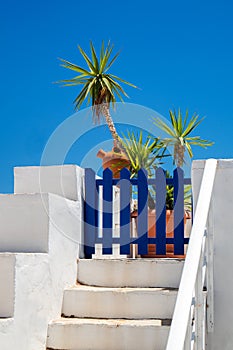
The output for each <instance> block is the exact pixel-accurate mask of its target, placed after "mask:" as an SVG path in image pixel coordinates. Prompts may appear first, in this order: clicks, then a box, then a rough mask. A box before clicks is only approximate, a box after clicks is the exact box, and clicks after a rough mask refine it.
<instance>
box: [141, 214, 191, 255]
mask: <svg viewBox="0 0 233 350" xmlns="http://www.w3.org/2000/svg"><path fill="white" fill-rule="evenodd" d="M187 219H191V216H190V214H189V213H188V212H185V213H184V226H185V225H186V220H187ZM148 237H149V238H153V237H156V216H155V210H150V209H149V210H148ZM166 237H167V238H173V237H174V211H173V210H166ZM142 257H144V258H164V257H165V258H180V259H184V258H185V254H184V255H174V245H173V244H167V245H166V255H157V254H156V245H155V244H148V254H147V255H143V256H142Z"/></svg>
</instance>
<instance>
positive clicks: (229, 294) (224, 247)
mask: <svg viewBox="0 0 233 350" xmlns="http://www.w3.org/2000/svg"><path fill="white" fill-rule="evenodd" d="M204 165H205V162H204V161H194V162H193V169H192V179H193V189H194V200H195V203H196V200H197V197H198V193H199V189H200V182H201V178H202V174H203V168H204ZM232 213H233V159H229V160H219V161H218V166H217V173H216V178H215V184H214V189H213V197H212V205H211V210H210V218H211V219H212V220H213V221H212V224H213V230H214V332H213V333H212V334H208V339H207V344H208V350H219V349H223V350H232V349H233V312H232V310H233V273H232V266H233V254H232V247H233V214H232Z"/></svg>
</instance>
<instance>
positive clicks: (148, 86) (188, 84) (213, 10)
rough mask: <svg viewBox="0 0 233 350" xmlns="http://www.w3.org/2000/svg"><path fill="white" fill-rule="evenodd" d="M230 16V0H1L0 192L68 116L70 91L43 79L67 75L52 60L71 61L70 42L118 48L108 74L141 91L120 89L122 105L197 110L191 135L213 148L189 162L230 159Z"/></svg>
mask: <svg viewBox="0 0 233 350" xmlns="http://www.w3.org/2000/svg"><path fill="white" fill-rule="evenodd" d="M232 16H233V3H232V1H230V0H228V1H226V0H225V1H224V0H221V1H220V0H219V1H216V0H212V1H203V0H202V1H200V0H195V1H187V0H186V1H179V0H178V1H173V0H168V1H157V0H153V1H152V0H151V1H149V0H145V1H137V0H134V1H130V0H129V1H125V0H124V1H122V0H118V1H112V2H111V1H109V0H108V1H106V0H102V1H100V2H99V1H77V0H75V1H74V0H70V1H68V2H66V1H60V0H56V1H49V0H48V1H45V0H41V1H36V2H35V1H29V0H22V1H16V0H12V1H2V2H1V5H0V33H1V34H0V50H1V65H0V70H1V72H0V76H1V85H0V98H1V103H0V116H1V137H0V142H1V145H0V192H12V191H13V167H14V166H17V165H39V163H40V158H41V154H42V151H43V148H44V145H45V144H46V141H47V139H48V138H49V136H50V134H51V133H52V132H53V130H54V129H55V128H56V127H57V126H58V125H59V124H60V123H61V122H62V120H64V119H65V118H67V117H68V116H70V115H71V114H72V113H73V105H72V101H73V99H74V97H75V95H76V93H77V90H75V88H60V87H59V86H57V85H55V84H52V82H54V81H57V80H59V79H63V78H65V77H67V72H66V71H65V70H64V69H63V68H61V67H60V66H59V62H58V59H57V58H58V57H63V58H66V59H68V60H70V61H74V62H76V63H81V60H80V55H79V53H78V50H77V44H80V45H81V46H82V47H84V48H86V49H88V45H89V40H90V39H91V40H93V42H94V43H95V44H96V45H97V46H98V45H99V43H100V42H101V41H102V39H104V40H105V41H107V40H109V39H110V40H111V41H112V42H113V43H114V44H115V47H116V49H121V50H122V53H121V55H120V58H119V59H118V62H117V63H116V64H115V66H114V73H117V75H119V76H121V77H123V78H125V79H126V80H129V81H131V82H133V83H135V84H136V85H137V86H139V87H140V88H141V90H134V89H130V88H129V89H127V92H128V93H129V95H130V102H131V103H138V104H141V105H144V106H146V107H148V108H152V109H154V110H157V111H158V112H160V113H161V114H162V115H164V116H167V115H168V110H169V108H174V107H175V108H178V107H181V108H182V109H183V110H184V109H186V108H188V109H189V110H190V113H192V112H194V111H196V112H198V113H199V114H200V115H201V116H206V120H205V121H204V123H203V124H202V125H201V126H200V127H199V134H200V136H202V137H204V138H207V139H211V140H214V141H215V145H214V146H213V147H211V148H210V149H209V150H202V149H195V150H194V153H195V158H208V157H217V158H220V157H221V158H226V157H228V158H231V157H232V158H233V139H232V131H233V103H232V97H233V96H232V95H233V85H232V82H233V21H232ZM72 154H73V159H69V163H70V162H72V163H76V162H77V163H78V156H77V158H76V156H75V153H74V152H73V153H72Z"/></svg>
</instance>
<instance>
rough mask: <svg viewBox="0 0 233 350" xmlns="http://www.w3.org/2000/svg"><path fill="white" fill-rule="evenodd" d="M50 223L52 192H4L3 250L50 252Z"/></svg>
mask: <svg viewBox="0 0 233 350" xmlns="http://www.w3.org/2000/svg"><path fill="white" fill-rule="evenodd" d="M48 225H49V218H48V194H42V195H41V194H21V195H14V194H6V195H5V194H1V195H0V252H38V253H45V252H47V251H48Z"/></svg>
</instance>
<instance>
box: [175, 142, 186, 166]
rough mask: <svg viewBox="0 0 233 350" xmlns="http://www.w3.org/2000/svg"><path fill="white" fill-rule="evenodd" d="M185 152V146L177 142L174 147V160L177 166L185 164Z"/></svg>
mask: <svg viewBox="0 0 233 350" xmlns="http://www.w3.org/2000/svg"><path fill="white" fill-rule="evenodd" d="M184 152H185V147H184V145H181V144H180V143H177V144H175V147H174V160H175V163H176V166H177V167H180V168H181V167H182V166H183V165H184Z"/></svg>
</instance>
